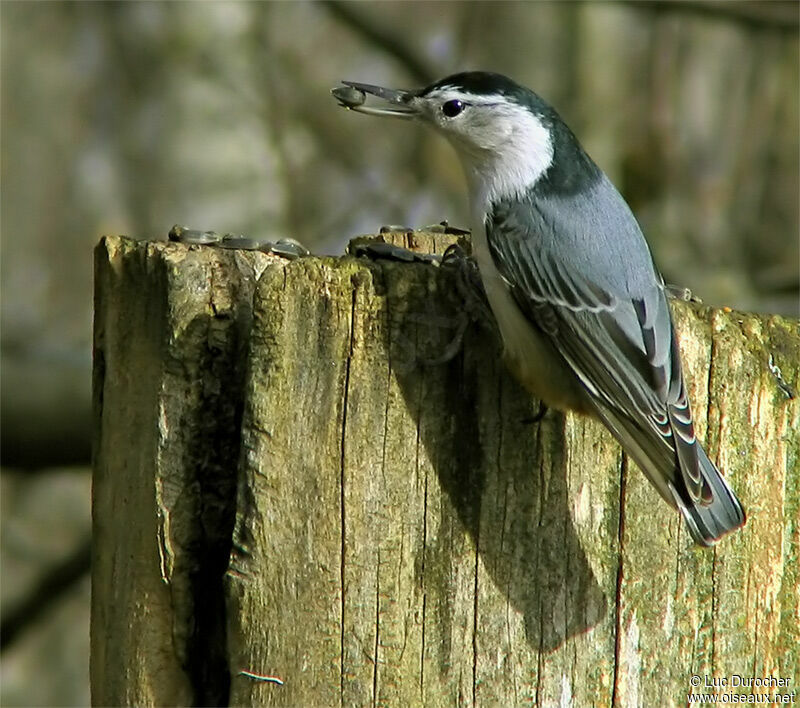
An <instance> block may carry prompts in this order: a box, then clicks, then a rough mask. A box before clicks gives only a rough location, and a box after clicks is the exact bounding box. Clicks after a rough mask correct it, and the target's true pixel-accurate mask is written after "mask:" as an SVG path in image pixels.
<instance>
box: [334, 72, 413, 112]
mask: <svg viewBox="0 0 800 708" xmlns="http://www.w3.org/2000/svg"><path fill="white" fill-rule="evenodd" d="M342 83H343V84H344V86H338V87H337V88H335V89H331V93H332V94H333V97H334V98H335V99H336V100H337V101H339V105H340V106H344V107H345V108H347V109H349V110H351V111H358V112H359V113H366V114H367V115H370V116H390V117H392V118H406V119H408V118H414V116H416V115H418V112H417V111H416V110H415V109H414V108H412V107H411V106H410V105H408V103H409V101H410V100H411V99H412V98H414V93H413V92H412V91H398V90H395V89H387V88H383V87H382V86H372V85H371V84H359V83H356V82H355V81H342ZM366 94H370V95H372V96H377V97H378V98H382V99H383V100H384V101H387V102H388V103H390V104H392V105H391V106H387V107H384V108H372V107H371V106H365V105H364V101H365V100H366Z"/></svg>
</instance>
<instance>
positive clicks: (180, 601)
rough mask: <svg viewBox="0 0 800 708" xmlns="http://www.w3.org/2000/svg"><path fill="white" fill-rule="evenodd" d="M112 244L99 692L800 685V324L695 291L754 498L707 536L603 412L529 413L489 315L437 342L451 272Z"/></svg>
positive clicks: (604, 696) (720, 435)
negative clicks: (625, 448) (799, 395)
mask: <svg viewBox="0 0 800 708" xmlns="http://www.w3.org/2000/svg"><path fill="white" fill-rule="evenodd" d="M416 238H417V240H418V241H419V246H420V247H421V249H422V250H426V249H431V248H439V249H441V247H442V245H443V243H444V241H445V240H446V239H445V238H444V237H442V236H439V235H437V236H433V235H419V234H418V235H416ZM96 258H97V260H96V269H97V307H96V323H95V413H96V452H95V487H94V523H95V552H94V566H93V608H92V612H93V617H92V691H93V700H94V702H95V703H98V704H185V703H188V702H191V701H194V702H195V703H224V702H225V701H230V703H231V704H232V705H249V704H258V705H282V706H312V705H315V706H316V705H319V706H350V705H378V704H381V705H423V704H424V705H431V706H437V705H543V706H544V705H556V704H561V705H575V706H584V705H611V704H612V703H613V704H617V705H647V706H649V705H680V704H684V703H685V702H686V694H687V693H689V692H690V691H691V690H693V689H692V686H691V684H690V678H691V676H692V675H697V676H700V677H701V678H703V679H705V677H706V676H707V677H708V678H709V680H711V677H712V676H714V677H730V676H732V675H733V674H739V675H741V676H743V677H751V676H775V677H781V678H790V679H792V681H793V682H794V681H795V680H800V671H799V670H798V669H800V649H798V645H800V630H798V616H800V604H799V601H798V595H800V575H799V574H798V568H797V560H798V557H799V556H800V538H798V534H800V473H798V459H800V440H799V439H798V434H797V433H796V430H797V429H798V424H799V423H800V412H799V406H798V402H797V400H796V399H795V400H788V399H787V397H786V396H785V394H784V393H783V392H782V391H781V389H780V388H779V386H778V385H777V381H776V378H775V376H774V374H773V373H772V372H770V370H769V367H768V365H767V362H768V360H769V357H770V354H772V355H773V360H774V362H775V363H777V364H778V365H779V366H780V367H781V368H782V372H783V377H784V378H785V379H786V380H787V381H788V382H789V383H791V384H793V385H795V386H796V385H797V383H798V377H799V376H800V332H799V331H798V323H797V322H793V321H787V320H785V319H781V318H779V317H759V316H754V315H745V314H742V313H738V312H724V311H712V310H709V309H706V308H701V307H696V306H690V305H687V304H683V303H678V304H676V305H675V307H674V311H675V315H676V322H677V324H678V328H679V331H680V335H681V336H680V339H681V349H682V352H683V355H684V360H685V369H686V373H687V378H688V381H689V387H690V389H691V394H692V397H693V401H694V408H695V415H696V418H697V419H698V421H699V426H700V432H701V434H702V435H703V436H704V438H705V439H706V441H707V443H708V446H707V447H708V450H709V453H710V455H711V457H712V459H717V460H719V462H720V463H721V466H722V468H723V469H724V470H725V472H726V474H727V476H728V477H729V478H730V480H731V482H732V484H733V486H734V488H735V489H736V490H737V491H738V492H739V495H740V497H741V499H742V501H743V503H744V504H745V506H746V508H747V511H748V514H749V520H748V524H747V525H746V527H745V528H744V529H743V530H742V531H741V532H739V533H736V534H734V535H732V536H729V537H727V538H726V539H724V540H723V541H722V542H721V543H720V544H718V546H717V547H715V548H714V549H712V550H703V549H698V548H695V547H694V546H692V545H691V542H690V539H689V538H688V534H687V533H686V532H685V530H684V528H683V527H682V522H681V520H680V518H679V517H678V515H677V514H676V513H674V512H673V511H672V510H670V509H669V508H668V507H667V506H666V505H665V504H663V503H662V502H661V501H660V500H659V499H658V498H657V496H656V494H655V493H654V492H653V490H652V489H651V488H650V487H649V485H648V484H647V482H646V481H645V480H644V477H643V475H642V474H641V473H640V472H639V471H638V470H637V469H636V468H635V466H634V465H633V464H629V463H628V461H627V458H626V457H625V456H623V455H622V454H621V452H620V449H619V447H618V446H617V445H616V443H615V442H614V440H613V439H612V438H611V436H610V435H609V434H608V433H607V432H606V431H605V429H604V428H603V427H602V425H600V424H599V423H597V422H595V421H592V420H588V419H585V418H582V417H579V416H573V415H567V416H563V415H561V414H559V413H556V412H553V411H549V412H547V414H546V415H544V417H543V418H542V419H541V420H540V421H539V422H533V419H534V418H535V417H536V414H537V413H538V412H539V407H538V404H537V402H535V401H533V400H531V399H530V397H528V396H527V395H526V394H525V393H524V392H523V391H522V390H521V389H520V387H519V386H517V385H516V383H515V382H514V381H513V380H512V379H511V378H510V377H509V376H507V375H506V373H505V372H504V371H503V369H502V367H501V366H500V364H499V347H498V343H497V342H496V341H495V340H494V339H493V337H491V336H490V335H488V334H487V333H486V331H484V330H482V329H480V328H478V327H476V326H470V327H468V328H467V330H466V334H465V342H464V347H463V349H462V350H461V351H460V352H459V354H458V355H457V356H456V357H455V358H454V359H452V360H451V361H450V362H448V363H446V364H440V365H431V364H426V363H425V362H426V361H429V360H432V359H435V358H436V356H438V355H439V354H440V353H441V352H442V351H443V350H444V348H445V347H446V345H447V343H448V342H449V341H450V340H451V339H452V337H453V336H454V335H455V333H456V331H457V329H458V326H459V324H460V323H461V321H462V320H461V316H460V315H459V308H458V304H457V303H455V301H454V299H453V297H452V293H453V291H454V288H453V284H452V282H449V278H450V276H449V275H448V274H447V273H446V272H445V271H444V270H442V269H436V268H433V267H431V266H428V265H425V264H401V263H395V262H389V261H377V262H373V261H368V260H364V259H359V260H356V259H353V258H339V259H330V258H329V259H317V258H308V259H301V260H298V261H294V262H291V263H286V262H285V261H279V260H275V259H271V258H270V257H268V256H265V255H263V254H258V253H256V254H253V253H243V252H230V251H221V250H217V249H212V248H206V247H186V246H183V245H179V244H152V243H151V244H142V243H139V244H137V243H134V242H131V241H127V240H124V239H118V238H106V239H104V240H103V242H101V244H100V246H98V249H97V254H96ZM706 428H707V430H708V432H706ZM229 560H230V563H229ZM226 569H227V572H226ZM242 671H244V672H249V673H251V674H262V675H268V676H275V677H279V678H280V679H282V680H283V681H284V684H283V685H280V684H278V683H275V682H260V681H256V680H254V679H253V678H252V677H249V676H248V675H247V674H242V673H240V672H242ZM792 688H796V686H792V685H790V686H789V688H788V689H786V690H788V691H790V690H792ZM700 690H701V692H708V690H709V689H703V688H702V687H701V688H700ZM731 690H739V691H741V690H744V691H745V692H749V691H751V690H755V691H757V692H758V691H759V689H731ZM775 690H778V689H773V692H774V691H775Z"/></svg>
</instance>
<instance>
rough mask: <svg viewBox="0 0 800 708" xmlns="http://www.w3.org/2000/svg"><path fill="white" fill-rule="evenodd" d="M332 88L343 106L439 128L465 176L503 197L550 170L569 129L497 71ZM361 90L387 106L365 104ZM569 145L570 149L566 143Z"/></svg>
mask: <svg viewBox="0 0 800 708" xmlns="http://www.w3.org/2000/svg"><path fill="white" fill-rule="evenodd" d="M342 83H343V84H344V85H345V87H341V88H339V89H333V95H334V97H336V98H337V100H339V102H340V103H341V104H342V105H343V106H344V107H346V108H349V109H351V110H354V111H358V112H360V113H365V114H367V115H374V116H388V117H393V118H406V119H417V120H419V121H422V122H423V123H426V124H427V125H430V126H431V127H433V128H434V129H436V130H437V131H438V132H440V133H441V134H442V135H444V136H445V137H446V138H447V139H448V140H449V141H450V143H451V144H452V145H453V147H454V148H455V149H456V151H457V153H458V154H459V157H460V158H461V160H462V162H463V164H464V168H465V171H466V172H467V177H468V179H469V181H470V182H471V183H472V184H473V185H475V186H477V187H478V188H482V191H484V192H487V191H489V192H491V193H492V194H493V195H495V196H497V195H500V196H505V195H508V194H510V193H518V192H520V191H521V190H524V189H528V188H530V187H531V186H533V185H534V184H536V183H537V182H538V180H539V179H540V178H541V177H542V176H543V175H544V174H545V173H546V172H547V171H548V170H549V169H550V167H551V166H552V165H553V162H554V155H555V152H556V146H557V144H558V143H559V142H563V141H564V140H565V139H566V140H567V141H570V140H571V141H574V142H575V148H574V149H577V150H580V148H579V146H578V145H577V141H575V139H574V136H573V135H572V133H571V132H570V131H569V129H568V128H567V127H566V126H565V125H564V124H563V123H562V121H561V119H560V118H559V116H558V114H557V113H556V112H555V111H554V110H553V109H552V108H551V107H550V106H549V105H548V104H547V103H546V102H545V101H544V100H543V99H541V98H540V97H539V96H538V95H537V94H535V93H534V92H533V91H531V90H530V89H527V88H525V87H524V86H521V85H519V84H517V83H516V82H514V81H512V80H511V79H509V78H507V77H505V76H502V75H500V74H493V73H488V72H483V71H471V72H465V73H461V74H454V75H453V76H448V77H446V78H444V79H441V80H439V81H437V82H435V83H433V84H431V85H430V86H426V87H425V88H423V89H417V90H410V91H405V90H396V89H386V88H383V87H380V86H373V85H370V84H362V83H357V82H355V81H343V82H342ZM365 94H370V95H371V96H376V97H378V98H381V99H383V100H384V101H385V102H386V105H385V106H383V107H372V106H368V105H366V96H365ZM567 152H572V150H568V151H567Z"/></svg>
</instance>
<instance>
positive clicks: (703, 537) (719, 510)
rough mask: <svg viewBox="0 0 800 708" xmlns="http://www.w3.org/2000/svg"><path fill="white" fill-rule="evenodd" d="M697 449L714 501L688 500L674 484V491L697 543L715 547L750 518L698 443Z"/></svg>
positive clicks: (676, 500)
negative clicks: (721, 539) (716, 543)
mask: <svg viewBox="0 0 800 708" xmlns="http://www.w3.org/2000/svg"><path fill="white" fill-rule="evenodd" d="M696 449H697V459H698V462H699V467H700V473H701V474H702V476H703V479H704V480H705V482H706V483H707V484H708V486H709V487H710V489H711V494H712V501H711V502H710V503H708V504H704V503H702V502H700V501H687V500H686V499H684V498H681V496H680V495H679V494H678V492H677V491H676V490H675V488H674V487H672V494H673V496H674V498H675V503H676V504H677V506H678V509H680V511H681V514H683V518H684V519H685V521H686V525H687V527H688V528H689V533H691V534H692V538H693V539H694V541H695V543H698V544H700V545H702V546H712V545H714V543H715V542H716V541H718V540H719V539H720V538H722V537H723V536H724V535H725V534H726V533H729V532H730V531H734V530H736V529H738V528H739V527H740V526H743V525H744V523H745V521H746V518H747V517H746V515H745V513H744V509H742V505H741V504H740V503H739V500H738V499H737V498H736V495H735V494H734V493H733V490H732V489H731V488H730V486H729V485H728V483H727V482H726V481H725V478H724V477H723V476H722V475H721V474H720V472H719V470H718V469H717V468H716V466H715V465H714V463H713V462H712V461H711V460H709V459H708V455H706V452H705V450H703V448H702V446H701V445H700V444H699V443H698V444H697V445H696ZM670 486H671V485H670Z"/></svg>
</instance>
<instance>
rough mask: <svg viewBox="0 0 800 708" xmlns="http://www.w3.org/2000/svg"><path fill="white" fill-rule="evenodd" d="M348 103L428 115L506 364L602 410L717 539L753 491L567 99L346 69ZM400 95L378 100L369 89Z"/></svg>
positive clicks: (701, 535)
mask: <svg viewBox="0 0 800 708" xmlns="http://www.w3.org/2000/svg"><path fill="white" fill-rule="evenodd" d="M342 83H344V84H345V86H346V88H340V89H334V90H333V93H334V96H335V97H336V98H338V99H339V101H340V103H342V105H344V106H345V107H347V108H350V109H352V110H355V111H359V112H361V113H367V114H369V115H378V116H393V117H399V118H416V119H419V120H421V121H423V122H424V123H426V124H428V125H431V126H432V127H434V128H435V129H436V130H438V131H439V132H441V133H442V134H443V135H444V136H445V137H446V138H447V139H448V140H449V141H450V142H451V143H452V144H453V146H454V147H455V149H456V151H457V153H458V155H459V157H460V159H461V162H462V165H463V167H464V172H465V174H466V178H467V183H468V186H469V192H470V208H471V218H472V248H473V253H474V255H475V257H476V259H477V262H478V267H479V269H480V273H481V278H482V280H483V284H484V287H485V289H486V295H487V297H488V300H489V304H490V305H491V308H492V311H493V313H494V315H495V318H496V320H497V323H498V325H499V328H500V332H501V335H502V339H503V345H504V349H505V358H506V363H507V364H508V366H509V368H510V369H511V370H512V372H513V373H514V374H515V375H516V377H517V378H518V379H519V380H520V382H521V383H522V384H523V385H524V386H525V387H526V388H527V389H528V390H529V391H531V392H532V393H533V394H534V395H536V396H537V397H539V398H541V399H542V400H543V401H544V402H545V403H546V404H547V405H550V406H554V407H556V408H560V409H572V410H577V411H581V412H584V413H590V414H594V415H596V416H597V417H599V418H600V420H602V421H603V423H605V425H606V426H607V427H608V429H609V430H610V431H611V432H612V433H613V435H614V436H615V437H616V438H617V440H619V442H620V443H621V445H622V447H623V448H624V449H625V451H626V452H628V453H629V454H630V456H631V457H632V458H633V459H634V460H635V461H636V462H637V464H638V465H639V467H641V469H642V470H643V471H644V473H645V474H646V475H647V477H648V479H649V480H650V481H651V482H652V484H653V486H654V487H655V488H656V489H657V490H658V492H659V494H660V495H661V496H662V497H663V498H664V499H665V500H666V501H667V502H668V503H669V504H671V505H672V506H674V507H676V508H678V509H679V510H680V511H681V513H682V514H683V517H684V519H685V520H686V524H687V526H688V528H689V531H690V533H691V535H692V537H693V538H694V540H695V541H696V542H697V543H699V544H701V545H711V544H712V543H714V541H716V540H718V539H719V538H720V537H721V536H723V535H724V534H725V533H727V532H729V531H732V530H734V529H736V528H739V527H740V526H742V525H743V524H744V522H745V514H744V511H743V509H742V506H741V504H740V503H739V500H738V499H737V498H736V495H735V494H734V493H733V491H732V490H731V488H730V487H729V486H728V484H727V482H726V481H725V479H724V478H723V477H722V475H721V474H720V473H719V471H718V470H717V468H716V467H715V466H714V464H713V463H712V462H711V461H710V460H709V458H708V456H707V455H706V453H705V451H704V450H703V448H702V446H701V445H700V443H699V442H698V441H697V439H696V437H695V432H694V425H693V423H692V413H691V408H690V405H689V400H688V397H687V393H686V386H685V384H684V380H683V375H682V373H681V362H680V354H679V351H678V345H677V342H676V340H675V333H674V331H673V325H672V319H671V316H670V311H669V306H668V305H667V298H666V294H665V289H664V282H663V279H662V278H661V276H660V275H659V273H658V271H657V270H656V269H655V266H654V265H653V260H652V257H651V255H650V251H649V249H648V247H647V243H646V242H645V239H644V236H643V235H642V232H641V229H640V228H639V224H638V223H637V221H636V219H635V217H634V216H633V214H632V213H631V210H630V208H629V207H628V205H627V203H626V202H625V200H624V199H623V198H622V196H621V195H620V194H619V192H618V191H617V190H616V189H615V188H614V186H613V185H612V184H611V182H610V180H609V179H608V177H607V176H606V175H605V174H604V173H603V171H602V170H601V169H600V168H599V167H598V166H597V165H596V164H595V163H594V162H593V161H592V160H591V158H590V157H589V156H588V155H587V154H586V153H585V152H584V150H583V148H582V147H581V145H580V143H579V142H578V140H577V138H576V137H575V136H574V135H573V133H572V131H571V130H570V129H569V128H568V127H567V126H566V124H565V123H564V122H563V121H562V120H561V118H560V117H559V115H558V114H557V113H556V111H555V110H554V109H553V108H552V107H551V106H550V105H548V104H547V103H546V102H545V101H544V100H542V99H541V98H540V97H539V96H538V95H537V94H535V93H534V92H533V91H531V90H529V89H527V88H525V87H523V86H520V85H519V84H517V83H515V82H514V81H512V80H511V79H509V78H507V77H505V76H501V75H499V74H492V73H486V72H477V71H476V72H466V73H461V74H455V75H453V76H449V77H447V78H444V79H441V80H440V81H437V82H436V83H434V84H431V85H430V86H427V87H426V88H424V89H420V90H416V91H398V90H393V89H385V88H382V87H380V86H371V85H369V84H361V83H355V82H352V81H344V82H342ZM365 93H367V94H372V95H374V96H378V97H379V98H382V99H384V100H386V101H387V102H388V103H389V104H390V105H389V106H388V107H385V108H372V107H369V106H366V105H364V104H365V100H364V99H365V96H364V94H365Z"/></svg>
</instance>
